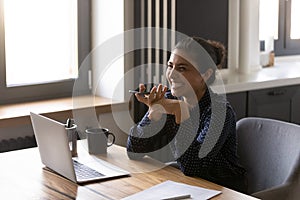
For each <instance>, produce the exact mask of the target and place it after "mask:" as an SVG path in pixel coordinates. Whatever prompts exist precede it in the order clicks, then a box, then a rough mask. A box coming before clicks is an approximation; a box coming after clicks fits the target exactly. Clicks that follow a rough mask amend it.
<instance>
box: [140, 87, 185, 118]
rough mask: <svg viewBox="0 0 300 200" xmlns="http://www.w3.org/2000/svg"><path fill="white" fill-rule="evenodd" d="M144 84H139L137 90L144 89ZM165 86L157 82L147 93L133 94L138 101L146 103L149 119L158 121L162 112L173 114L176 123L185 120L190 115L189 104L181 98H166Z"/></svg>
mask: <svg viewBox="0 0 300 200" xmlns="http://www.w3.org/2000/svg"><path fill="white" fill-rule="evenodd" d="M145 89H146V88H145V85H143V84H140V85H139V92H140V93H141V92H144V91H145ZM166 92H167V87H166V86H162V85H161V84H159V85H158V86H157V87H156V86H154V87H153V88H152V89H151V91H150V94H149V95H145V96H144V95H141V94H140V93H136V94H135V96H136V98H137V100H138V101H140V102H142V103H144V104H146V105H147V106H148V107H149V110H148V111H149V115H148V117H149V119H151V120H154V121H158V120H160V119H161V117H162V114H164V113H165V114H172V115H175V121H176V123H177V124H180V123H181V122H183V121H185V120H187V119H188V118H189V117H190V113H189V107H190V106H189V105H188V104H187V103H186V102H184V101H181V100H175V99H166V98H165V97H164V96H165V93H166Z"/></svg>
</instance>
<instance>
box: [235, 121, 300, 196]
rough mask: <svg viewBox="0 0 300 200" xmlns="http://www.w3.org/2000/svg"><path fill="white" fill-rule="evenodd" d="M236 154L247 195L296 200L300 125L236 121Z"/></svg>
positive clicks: (299, 174) (299, 179) (299, 187)
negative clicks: (243, 170) (241, 166)
mask: <svg viewBox="0 0 300 200" xmlns="http://www.w3.org/2000/svg"><path fill="white" fill-rule="evenodd" d="M237 137H238V155H239V158H240V162H241V164H242V165H243V166H244V167H245V168H246V170H247V178H248V194H252V195H253V196H256V197H259V198H261V199H272V200H276V199H280V200H284V199H289V200H294V199H295V200H296V199H300V126H299V125H296V124H292V123H287V122H283V121H278V120H272V119H266V118H255V117H249V118H243V119H241V120H239V121H238V122H237Z"/></svg>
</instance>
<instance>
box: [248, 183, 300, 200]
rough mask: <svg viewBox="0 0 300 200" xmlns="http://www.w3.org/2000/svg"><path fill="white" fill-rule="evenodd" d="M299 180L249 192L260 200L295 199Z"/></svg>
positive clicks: (297, 197)
mask: <svg viewBox="0 0 300 200" xmlns="http://www.w3.org/2000/svg"><path fill="white" fill-rule="evenodd" d="M299 183H300V182H298V181H295V182H291V183H285V184H283V185H280V186H277V187H273V188H270V189H266V190H262V191H259V192H255V193H253V194H251V195H252V196H254V197H257V198H260V199H262V200H283V199H284V200H297V199H299V196H298V195H299V189H300V188H299V187H300V184H299Z"/></svg>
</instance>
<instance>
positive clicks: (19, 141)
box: [0, 136, 37, 153]
mask: <svg viewBox="0 0 300 200" xmlns="http://www.w3.org/2000/svg"><path fill="white" fill-rule="evenodd" d="M36 146H37V144H36V140H35V137H34V136H25V137H18V138H11V139H8V140H6V139H4V140H1V141H0V153H2V152H7V151H13V150H19V149H26V148H31V147H36Z"/></svg>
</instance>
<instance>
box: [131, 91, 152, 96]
mask: <svg viewBox="0 0 300 200" xmlns="http://www.w3.org/2000/svg"><path fill="white" fill-rule="evenodd" d="M129 92H130V93H132V94H135V93H138V94H140V95H147V94H150V92H139V91H136V90H129Z"/></svg>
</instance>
